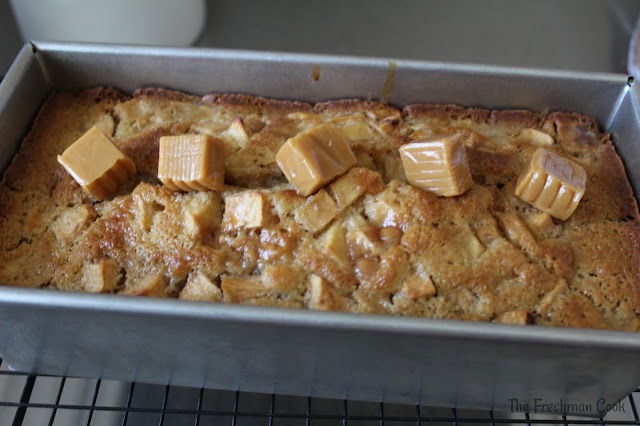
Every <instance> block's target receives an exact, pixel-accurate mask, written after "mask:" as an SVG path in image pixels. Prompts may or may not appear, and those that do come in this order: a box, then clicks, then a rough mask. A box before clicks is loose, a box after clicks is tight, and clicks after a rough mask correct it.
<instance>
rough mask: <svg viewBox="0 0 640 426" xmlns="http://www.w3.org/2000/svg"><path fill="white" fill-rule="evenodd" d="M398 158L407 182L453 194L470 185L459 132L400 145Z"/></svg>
mask: <svg viewBox="0 0 640 426" xmlns="http://www.w3.org/2000/svg"><path fill="white" fill-rule="evenodd" d="M400 159H401V160H402V167H403V168H404V173H405V175H406V176H407V181H409V183H410V184H412V185H414V186H417V187H419V188H422V189H426V190H427V191H431V192H433V193H435V194H436V195H439V196H444V197H454V196H456V195H460V194H463V193H464V192H466V191H467V190H468V189H469V188H471V185H473V179H472V178H471V171H470V169H469V162H468V160H467V151H466V148H465V145H464V140H463V137H462V136H461V135H459V134H454V135H451V136H446V137H437V138H430V139H426V140H423V141H417V142H411V143H408V144H406V145H403V146H402V147H401V148H400Z"/></svg>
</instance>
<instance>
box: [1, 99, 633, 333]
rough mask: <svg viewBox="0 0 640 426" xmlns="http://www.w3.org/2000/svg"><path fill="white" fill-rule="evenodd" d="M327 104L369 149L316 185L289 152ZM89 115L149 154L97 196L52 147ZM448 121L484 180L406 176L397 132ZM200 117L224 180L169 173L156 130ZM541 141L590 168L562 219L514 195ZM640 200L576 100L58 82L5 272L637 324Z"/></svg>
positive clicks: (509, 317)
mask: <svg viewBox="0 0 640 426" xmlns="http://www.w3.org/2000/svg"><path fill="white" fill-rule="evenodd" d="M323 123H329V124H332V125H334V126H335V127H338V128H341V129H342V131H343V132H344V134H345V135H346V136H347V138H348V140H349V143H350V146H351V149H352V151H353V152H354V154H355V156H356V159H357V166H356V167H354V168H352V169H351V170H350V171H349V172H347V173H346V174H344V175H342V176H341V177H339V178H337V179H336V180H335V181H333V182H332V183H331V184H329V185H328V186H326V187H324V188H323V189H320V190H319V191H318V192H316V193H314V194H313V195H309V196H308V197H304V196H301V195H299V194H298V193H297V192H296V191H294V190H293V189H292V186H291V185H290V184H289V183H288V182H287V180H286V178H285V176H284V175H283V173H282V172H281V170H280V169H279V167H278V166H277V164H276V161H275V156H276V153H277V152H278V150H279V149H280V147H281V146H282V145H283V144H284V142H285V141H286V140H287V139H288V138H291V137H293V136H295V135H296V134H298V133H299V132H301V131H303V130H307V129H310V128H312V127H314V126H317V125H320V124H323ZM92 126H97V127H98V129H100V130H101V131H102V132H103V133H105V134H107V135H110V136H112V139H113V141H114V143H115V145H116V146H117V147H118V148H119V149H120V150H121V151H122V152H123V153H124V154H125V155H126V156H128V157H129V158H131V159H132V160H133V162H134V163H135V166H136V169H137V175H136V177H135V178H133V179H130V180H129V181H128V182H127V183H126V184H124V185H122V186H120V187H119V189H118V191H117V193H116V195H115V196H111V197H108V198H107V199H106V200H105V201H100V202H97V201H96V200H95V199H93V198H91V197H90V196H89V195H87V194H86V193H85V192H84V191H83V190H82V188H81V187H80V186H79V185H78V184H77V183H76V182H75V181H74V180H73V178H72V177H71V176H70V175H69V174H68V173H67V172H66V171H65V169H64V168H63V167H62V166H61V165H59V164H58V163H57V162H56V156H57V155H60V154H61V153H62V152H63V151H64V150H65V149H66V148H67V147H68V146H69V145H70V144H72V143H73V142H74V141H75V140H77V139H78V138H79V137H80V136H81V135H83V134H84V133H85V132H86V131H87V130H89V129H90V128H91V127H92ZM451 132H457V133H462V134H463V135H464V137H465V145H466V152H467V155H468V158H469V165H470V169H471V174H472V177H473V182H474V183H473V185H472V186H471V188H470V189H469V190H468V191H466V192H465V193H464V194H463V195H459V196H456V197H449V198H445V197H438V196H436V195H434V194H433V193H430V192H428V191H425V190H422V189H419V188H417V187H414V186H411V185H409V184H407V183H406V178H405V176H404V173H403V167H402V164H401V161H400V155H399V152H398V149H399V148H400V147H401V146H402V145H403V144H406V143H407V142H410V141H412V140H415V139H419V138H425V137H430V136H433V135H440V134H444V133H451ZM184 133H201V134H209V135H213V136H216V137H218V138H220V139H222V140H223V141H224V163H225V184H226V187H225V190H224V191H222V192H213V191H202V192H172V191H170V190H169V189H168V188H167V187H165V186H163V185H162V184H161V183H160V181H159V180H158V178H157V173H158V145H159V138H160V137H161V136H165V135H177V134H184ZM539 147H546V148H548V149H550V150H553V151H555V152H558V153H560V154H563V155H565V156H566V157H569V158H571V159H572V160H574V161H575V162H576V163H578V164H580V165H581V166H582V167H583V168H584V169H585V171H586V173H587V176H588V178H587V179H588V180H587V184H586V193H585V195H584V198H583V199H582V200H581V202H580V204H579V205H578V207H577V210H576V211H575V212H574V213H573V214H572V215H571V216H570V217H569V218H568V219H567V220H566V221H560V220H557V219H554V218H552V217H551V216H549V215H548V214H546V213H542V212H541V211H540V210H538V209H536V208H535V207H533V206H532V205H530V204H527V203H525V202H524V201H522V200H521V199H520V198H518V197H517V196H515V195H514V190H515V186H516V181H517V179H518V176H519V175H520V174H521V173H522V171H523V170H524V169H525V168H526V167H527V163H528V161H529V158H530V157H531V155H532V153H533V152H534V151H535V150H536V149H537V148H539ZM247 212H250V214H248V213H247ZM639 219H640V218H639V215H638V209H637V205H636V201H635V200H634V198H633V195H632V190H631V188H630V186H629V183H628V180H627V177H626V175H625V172H624V168H623V165H622V163H621V161H620V158H619V157H618V155H617V154H616V152H615V150H614V147H613V145H612V143H611V140H610V137H609V135H605V134H602V133H601V132H600V131H599V129H598V126H597V124H596V123H595V121H594V120H593V119H591V118H589V117H585V116H582V115H578V114H572V113H564V112H554V113H533V112H529V111H522V110H517V111H515V110H513V111H491V110H486V109H477V108H463V107H458V106H451V105H409V106H406V107H405V108H404V109H397V108H394V107H392V106H389V105H385V104H382V103H378V102H369V101H360V100H342V101H330V102H324V103H318V104H315V105H311V104H307V103H302V102H290V101H278V100H269V99H262V98H257V97H251V96H244V95H208V96H204V97H202V98H200V97H195V96H189V95H185V94H181V93H176V92H171V91H167V90H161V89H143V90H139V91H137V92H136V93H134V94H133V96H129V95H126V94H124V93H121V92H118V91H116V90H112V89H93V90H84V91H76V92H58V93H54V94H53V95H51V97H50V98H49V99H48V100H47V102H46V103H45V105H44V106H43V107H42V110H41V111H40V113H39V115H38V117H37V118H36V120H35V122H34V124H33V128H32V129H31V131H30V132H29V134H28V135H27V137H26V138H25V140H24V142H23V144H22V146H21V149H20V152H19V153H18V154H17V155H16V157H15V158H14V160H13V162H12V164H11V166H10V167H9V168H8V169H7V170H6V171H5V172H4V177H3V180H2V184H1V185H0V283H2V284H6V285H15V286H30V287H42V288H52V289H61V290H80V291H82V290H84V291H90V292H104V293H119V294H128V295H146V296H157V297H180V298H183V299H189V300H203V301H212V302H220V301H222V302H228V303H245V304H259V305H270V306H283V307H291V308H311V309H324V310H335V311H345V312H368V313H389V314H397V315H411V316H424V317H432V318H450V319H463V320H476V321H496V322H508V323H536V324H542V325H555V326H571V327H594V328H611V329H619V330H629V331H637V330H640V255H639V253H640V224H639V222H638V221H639Z"/></svg>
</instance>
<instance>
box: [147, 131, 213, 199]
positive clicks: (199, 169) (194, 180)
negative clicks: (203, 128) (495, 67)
mask: <svg viewBox="0 0 640 426" xmlns="http://www.w3.org/2000/svg"><path fill="white" fill-rule="evenodd" d="M158 179H160V181H161V182H162V183H163V184H164V185H165V186H166V187H167V188H169V189H170V190H172V191H207V190H212V191H221V190H222V189H223V188H224V142H223V141H221V140H220V139H217V138H214V137H212V136H209V135H178V136H162V137H161V138H160V158H159V161H158Z"/></svg>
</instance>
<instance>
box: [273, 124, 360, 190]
mask: <svg viewBox="0 0 640 426" xmlns="http://www.w3.org/2000/svg"><path fill="white" fill-rule="evenodd" d="M276 162H277V163H278V166H279V167H280V169H281V170H282V172H283V173H284V175H285V176H286V177H287V179H288V180H289V182H291V184H292V185H293V186H294V187H295V188H296V190H297V191H298V193H300V194H301V195H304V196H307V195H309V194H312V193H314V192H316V191H317V190H318V189H319V188H320V187H322V186H324V185H325V184H327V183H329V182H331V181H332V180H333V179H334V178H336V177H337V176H340V175H341V174H343V173H345V172H346V171H347V170H349V169H350V168H351V167H353V166H355V164H356V156H355V155H354V154H353V152H352V151H351V148H350V147H349V143H348V141H347V138H346V137H345V135H344V133H343V132H342V131H341V130H339V129H337V128H335V127H333V126H330V125H328V124H322V125H320V126H316V127H314V128H312V129H309V130H306V131H304V132H301V133H299V134H297V135H296V136H294V137H293V138H290V139H289V140H287V142H286V143H285V144H284V145H283V146H282V148H280V150H279V151H278V153H277V154H276Z"/></svg>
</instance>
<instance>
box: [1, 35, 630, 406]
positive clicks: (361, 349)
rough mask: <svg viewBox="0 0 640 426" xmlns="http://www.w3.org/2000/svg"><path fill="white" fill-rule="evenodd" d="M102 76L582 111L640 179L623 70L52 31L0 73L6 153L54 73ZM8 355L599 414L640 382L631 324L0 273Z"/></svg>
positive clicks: (137, 83)
mask: <svg viewBox="0 0 640 426" xmlns="http://www.w3.org/2000/svg"><path fill="white" fill-rule="evenodd" d="M312 70H313V72H312ZM318 70H319V77H320V78H319V79H318V80H317V81H316V79H315V78H312V73H313V74H314V75H313V77H318V75H317V74H318ZM105 85H107V86H115V87H118V88H121V89H124V90H127V91H131V90H134V89H136V88H139V87H144V86H161V87H166V88H172V89H178V90H182V91H186V92H190V93H196V94H205V93H210V92H242V93H249V94H255V95H262V96H271V97H277V98H290V99H300V100H307V101H320V100H327V99H335V98H345V97H359V98H379V97H380V96H382V95H385V96H389V95H390V96H389V99H388V100H389V102H391V103H392V104H396V105H404V104H407V103H411V102H425V103H457V104H462V105H469V106H471V105H473V106H486V107H491V108H528V109H533V110H545V109H550V110H570V111H578V112H582V113H585V114H590V115H593V116H595V117H596V118H597V119H598V120H599V121H600V123H602V125H603V126H604V128H605V130H606V131H608V132H612V133H613V134H614V136H615V141H616V143H617V147H618V150H619V152H620V154H621V155H622V157H623V158H624V160H625V162H626V166H627V170H628V172H629V176H630V178H631V180H632V182H633V186H634V189H635V191H636V193H638V190H639V189H640V164H639V163H640V144H639V143H638V141H640V110H639V108H640V105H639V103H638V90H639V89H638V85H637V84H634V83H633V81H632V80H631V79H629V78H628V77H627V76H626V75H615V74H592V73H590V74H586V73H568V72H553V71H538V70H527V69H513V68H501V67H490V66H474V65H455V64H444V63H433V62H418V61H404V60H397V61H395V62H394V63H392V64H390V62H388V61H387V60H382V59H370V58H350V57H335V56H321V55H299V54H282V53H267V52H260V53H257V52H244V51H230V50H215V49H173V48H147V47H125V46H99V45H80V44H56V43H41V42H34V43H30V44H27V45H25V46H24V48H23V49H22V50H21V52H20V54H19V55H18V57H17V58H16V60H15V62H14V64H13V66H12V67H11V69H10V71H9V73H8V74H7V75H6V77H5V79H4V81H3V82H2V84H1V85H0V135H2V138H1V139H0V168H4V167H6V165H7V164H8V163H9V161H10V159H11V157H12V155H13V154H14V153H15V152H16V150H17V148H18V146H19V144H20V141H21V139H22V137H24V135H25V134H26V132H27V131H28V128H29V125H30V122H31V121H32V119H33V117H34V115H35V114H36V112H37V111H38V108H39V107H40V106H41V104H42V102H43V100H44V99H45V97H46V96H47V94H48V93H49V92H50V91H51V90H52V89H54V88H56V89H69V88H84V87H91V86H105ZM391 89H392V90H391ZM383 91H384V92H385V93H384V94H383V93H382V92H383ZM0 355H1V356H2V357H3V358H4V359H5V361H7V362H8V363H9V364H10V365H11V366H12V367H13V368H15V369H19V370H24V371H29V372H33V373H41V374H57V375H58V374H60V375H61V374H63V375H68V376H80V377H103V378H110V379H120V380H131V381H133V380H137V381H143V382H151V383H160V384H164V383H170V384H174V385H185V386H205V387H211V388H219V389H230V390H244V391H254V392H276V393H281V394H292V395H302V396H318V397H331V398H350V399H360V400H371V401H385V402H398V403H420V404H423V405H435V406H451V407H465V408H483V409H495V410H503V411H509V410H526V409H527V408H528V409H529V410H530V411H532V412H533V411H560V412H565V413H573V414H586V415H601V414H602V411H603V410H604V409H606V408H607V407H608V406H610V405H611V404H613V403H615V402H616V401H618V400H619V399H620V398H622V397H624V396H626V395H627V394H628V393H629V392H630V391H631V390H633V389H634V388H635V387H636V386H637V385H638V384H640V362H638V359H640V334H634V333H625V332H612V331H597V330H578V329H562V328H551V327H535V326H534V327H527V328H523V327H521V326H511V325H501V324H488V323H472V322H463V321H445V320H433V319H419V318H402V317H392V316H376V315H352V314H341V313H327V312H312V311H303V310H286V309H277V308H264V307H253V306H252V307H249V306H237V305H223V304H201V303H193V302H184V301H177V300H159V299H148V298H130V297H121V296H113V295H89V294H80V293H65V292H56V291H46V290H38V289H28V288H12V287H1V286H0ZM627 409H630V408H629V407H627Z"/></svg>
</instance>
